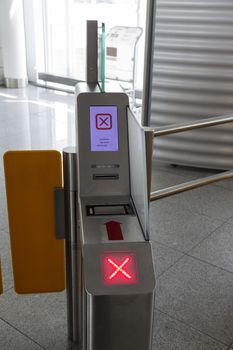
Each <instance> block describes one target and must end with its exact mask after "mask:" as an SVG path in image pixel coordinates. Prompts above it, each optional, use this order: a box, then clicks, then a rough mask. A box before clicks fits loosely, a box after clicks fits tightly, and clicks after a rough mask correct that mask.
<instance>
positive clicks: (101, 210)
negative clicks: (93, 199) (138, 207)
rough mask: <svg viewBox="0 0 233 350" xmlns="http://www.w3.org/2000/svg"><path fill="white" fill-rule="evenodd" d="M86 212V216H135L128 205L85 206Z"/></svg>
mask: <svg viewBox="0 0 233 350" xmlns="http://www.w3.org/2000/svg"><path fill="white" fill-rule="evenodd" d="M86 212H87V215H88V216H106V215H107V216H108V215H110V216H113V215H135V213H134V209H133V207H132V206H131V205H130V204H117V205H87V206H86Z"/></svg>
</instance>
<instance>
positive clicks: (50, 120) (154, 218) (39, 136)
mask: <svg viewBox="0 0 233 350" xmlns="http://www.w3.org/2000/svg"><path fill="white" fill-rule="evenodd" d="M74 125H75V120H74V97H73V96H72V95H66V94H63V93H58V92H57V93H56V92H52V91H49V90H45V89H39V88H35V87H33V86H29V88H27V89H21V90H8V89H5V88H0V157H1V159H2V155H3V153H4V152H5V151H6V150H10V149H58V150H61V149H62V148H63V147H66V146H72V145H74V143H75V137H74ZM153 173H154V179H153V183H154V189H159V188H163V187H166V186H171V185H174V184H178V183H182V182H184V181H187V180H190V179H194V178H197V177H202V176H207V175H209V174H213V173H215V171H211V170H203V169H192V168H185V167H180V166H178V167H173V166H170V165H166V164H162V163H159V162H156V161H155V165H154V169H153ZM0 196H1V197H0V233H1V235H0V255H1V259H2V267H3V275H4V289H5V292H4V294H3V295H2V296H1V297H0V349H1V350H16V349H18V350H27V349H28V350H34V349H35V350H37V349H38V350H39V349H49V350H50V349H51V350H60V349H61V350H64V349H66V350H68V349H71V348H72V346H71V345H70V344H68V342H67V336H66V333H67V330H66V300H65V293H60V294H43V295H32V296H18V295H16V294H15V292H14V290H13V288H12V286H13V283H12V272H11V261H10V252H9V235H8V222H7V213H6V200H5V191H4V174H3V167H2V160H1V162H0ZM151 236H152V241H153V253H154V261H155V268H156V276H157V286H156V299H155V312H154V316H155V322H154V338H153V350H233V180H228V181H224V182H222V183H218V184H215V185H209V186H206V187H203V188H200V189H196V190H193V191H190V192H186V193H183V194H180V195H177V196H174V197H170V198H167V199H163V200H161V201H158V202H156V203H152V205H151ZM100 350H101V349H100ZM109 350H111V349H109ZM130 350H133V349H130Z"/></svg>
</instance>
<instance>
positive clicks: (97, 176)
mask: <svg viewBox="0 0 233 350" xmlns="http://www.w3.org/2000/svg"><path fill="white" fill-rule="evenodd" d="M93 180H104V181H105V180H119V174H94V175H93Z"/></svg>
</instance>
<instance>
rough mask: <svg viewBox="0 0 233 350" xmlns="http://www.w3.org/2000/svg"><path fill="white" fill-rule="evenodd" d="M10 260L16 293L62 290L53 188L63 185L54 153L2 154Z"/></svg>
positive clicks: (61, 249)
mask: <svg viewBox="0 0 233 350" xmlns="http://www.w3.org/2000/svg"><path fill="white" fill-rule="evenodd" d="M4 168H5V181H6V194H7V205H8V217H9V227H10V238H11V251H12V264H13V274H14V283H15V290H16V292H17V293H39V292H58V291H62V290H64V288H65V263H64V241H63V240H56V236H55V214H54V188H55V187H61V186H62V165H61V154H60V153H59V152H57V151H10V152H7V153H5V155H4Z"/></svg>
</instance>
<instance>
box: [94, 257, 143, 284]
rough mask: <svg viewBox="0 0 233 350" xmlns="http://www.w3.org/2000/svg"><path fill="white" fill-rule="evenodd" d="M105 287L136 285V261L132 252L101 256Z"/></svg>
mask: <svg viewBox="0 0 233 350" xmlns="http://www.w3.org/2000/svg"><path fill="white" fill-rule="evenodd" d="M101 260H102V275H103V282H104V284H105V285H123V284H137V283H138V270H137V259H136V254H135V253H134V252H105V253H103V254H102V256H101Z"/></svg>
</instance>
